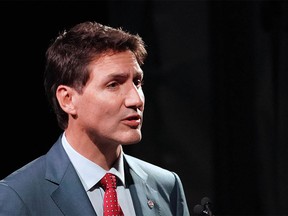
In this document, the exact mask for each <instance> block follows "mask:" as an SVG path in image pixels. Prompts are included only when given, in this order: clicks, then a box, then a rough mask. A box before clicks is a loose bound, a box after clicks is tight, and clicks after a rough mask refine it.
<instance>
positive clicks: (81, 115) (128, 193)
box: [0, 22, 189, 216]
mask: <svg viewBox="0 0 288 216" xmlns="http://www.w3.org/2000/svg"><path fill="white" fill-rule="evenodd" d="M146 55H147V53H146V49H145V45H144V42H143V40H142V39H141V37H139V36H138V35H132V34H130V33H128V32H125V31H123V30H122V29H115V28H112V27H109V26H104V25H101V24H99V23H96V22H84V23H80V24H77V25H76V26H74V27H72V28H71V29H70V30H69V31H67V32H66V31H64V32H63V33H61V34H60V35H59V36H58V37H57V38H56V40H55V41H54V42H53V43H51V45H50V47H49V48H48V49H47V52H46V67H45V74H44V87H45V91H46V94H47V97H48V100H49V102H50V103H51V105H52V108H53V110H54V112H55V114H56V117H57V121H58V124H59V127H60V128H61V129H63V133H62V134H61V135H60V137H59V139H58V140H57V141H56V142H55V144H54V145H53V146H52V148H51V149H50V150H49V151H48V153H47V154H46V155H43V156H41V157H39V158H38V159H36V160H34V161H32V162H31V163H29V164H27V165H26V166H24V167H23V168H21V169H19V170H17V171H16V172H14V173H12V174H11V175H9V176H8V177H6V178H5V179H3V180H2V181H1V183H0V215H37V216H41V215H51V216H56V215H85V216H86V215H103V212H105V213H106V212H107V211H109V210H106V209H105V208H106V207H104V206H105V205H103V196H105V197H106V192H104V189H105V187H102V186H101V184H100V182H102V180H101V179H102V177H103V176H106V175H105V174H106V173H110V174H114V175H115V176H116V177H115V179H117V189H116V191H117V193H116V195H115V196H116V198H115V202H119V204H118V203H117V204H115V206H117V207H118V210H119V214H118V213H117V214H115V215H123V214H124V215H127V216H133V215H137V216H138V215H143V216H148V215H163V216H164V215H165V216H169V215H181V216H182V215H185V216H186V215H189V211H188V207H187V203H186V198H185V194H184V190H183V186H182V183H181V181H180V179H179V177H178V175H177V174H175V173H174V172H171V171H168V170H165V169H162V168H160V167H158V166H155V165H152V164H150V163H147V162H144V161H142V160H139V159H137V158H135V157H132V156H129V155H127V154H125V153H124V152H123V149H122V145H130V144H133V143H137V142H139V141H140V140H141V136H142V135H141V125H142V121H143V111H144V103H145V100H144V94H143V91H142V83H143V71H142V69H141V67H140V66H141V65H142V64H143V63H144V60H145V58H146ZM113 178H114V177H113ZM118 210H115V211H117V212H118Z"/></svg>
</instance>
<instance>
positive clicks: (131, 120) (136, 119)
mask: <svg viewBox="0 0 288 216" xmlns="http://www.w3.org/2000/svg"><path fill="white" fill-rule="evenodd" d="M123 123H124V124H125V125H127V126H129V127H131V128H138V127H139V126H140V124H141V116H140V115H138V114H137V115H131V116H128V117H127V118H125V119H123Z"/></svg>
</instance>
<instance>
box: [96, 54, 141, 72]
mask: <svg viewBox="0 0 288 216" xmlns="http://www.w3.org/2000/svg"><path fill="white" fill-rule="evenodd" d="M90 70H91V71H92V72H99V71H101V72H104V73H105V74H107V73H116V72H121V73H123V72H133V73H143V72H142V70H141V68H140V65H139V64H138V62H137V59H136V57H135V55H134V53H133V52H131V51H124V52H116V53H115V52H108V53H105V54H103V55H101V56H100V57H99V58H97V59H96V60H95V61H93V62H92V63H91V64H90Z"/></svg>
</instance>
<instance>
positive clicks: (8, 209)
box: [0, 182, 28, 216]
mask: <svg viewBox="0 0 288 216" xmlns="http://www.w3.org/2000/svg"><path fill="white" fill-rule="evenodd" d="M7 215H13V216H17V215H22V216H23V215H28V212H27V210H26V207H25V204H24V203H23V201H22V200H21V199H20V197H19V196H18V194H17V193H16V192H15V191H14V190H13V189H12V188H11V187H9V186H8V185H7V184H5V183H3V182H0V216H7Z"/></svg>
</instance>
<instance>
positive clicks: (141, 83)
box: [134, 79, 144, 88]
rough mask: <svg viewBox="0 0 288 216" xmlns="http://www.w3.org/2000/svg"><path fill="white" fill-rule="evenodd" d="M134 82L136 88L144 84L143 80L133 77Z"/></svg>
mask: <svg viewBox="0 0 288 216" xmlns="http://www.w3.org/2000/svg"><path fill="white" fill-rule="evenodd" d="M134 84H135V85H136V86H137V88H140V87H141V86H143V85H144V80H143V79H135V80H134Z"/></svg>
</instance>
